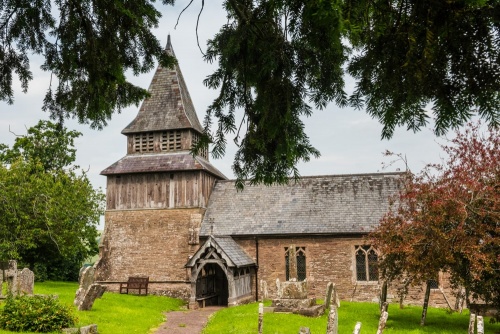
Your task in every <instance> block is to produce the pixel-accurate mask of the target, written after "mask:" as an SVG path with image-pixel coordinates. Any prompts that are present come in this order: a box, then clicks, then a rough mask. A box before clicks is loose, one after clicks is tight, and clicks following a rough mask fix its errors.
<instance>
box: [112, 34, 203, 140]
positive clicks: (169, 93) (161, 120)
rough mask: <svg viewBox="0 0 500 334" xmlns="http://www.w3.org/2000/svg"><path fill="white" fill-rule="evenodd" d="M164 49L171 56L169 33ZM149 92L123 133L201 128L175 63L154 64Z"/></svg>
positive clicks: (172, 54) (171, 48)
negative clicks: (165, 66) (166, 65)
mask: <svg viewBox="0 0 500 334" xmlns="http://www.w3.org/2000/svg"><path fill="white" fill-rule="evenodd" d="M165 52H167V53H168V54H170V55H171V56H174V57H175V53H174V49H173V47H172V43H171V41H170V35H169V36H168V40H167V46H166V48H165ZM149 93H150V94H151V96H150V97H148V98H147V99H145V100H144V102H143V103H142V106H141V108H140V109H139V113H138V114H137V116H136V118H135V119H134V120H133V121H132V122H131V123H130V124H129V125H127V127H126V128H125V129H123V131H122V133H123V134H132V133H138V132H151V131H163V130H176V129H189V128H191V129H193V130H195V131H197V132H199V133H202V132H203V128H202V126H201V124H200V121H199V120H198V117H197V116H196V111H195V109H194V106H193V102H192V101H191V97H190V96H189V91H188V89H187V86H186V83H185V82H184V77H183V76H182V72H181V69H180V67H179V64H175V65H174V66H173V68H163V67H161V66H158V69H157V70H156V73H155V75H154V77H153V80H152V81H151V84H150V86H149Z"/></svg>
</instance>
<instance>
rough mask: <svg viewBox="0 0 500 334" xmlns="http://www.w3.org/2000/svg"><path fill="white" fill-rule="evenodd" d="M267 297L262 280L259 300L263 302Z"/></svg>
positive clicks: (265, 287) (264, 283)
mask: <svg viewBox="0 0 500 334" xmlns="http://www.w3.org/2000/svg"><path fill="white" fill-rule="evenodd" d="M268 296H269V292H268V291H267V282H266V281H264V280H260V300H261V301H264V300H265V299H267V298H268Z"/></svg>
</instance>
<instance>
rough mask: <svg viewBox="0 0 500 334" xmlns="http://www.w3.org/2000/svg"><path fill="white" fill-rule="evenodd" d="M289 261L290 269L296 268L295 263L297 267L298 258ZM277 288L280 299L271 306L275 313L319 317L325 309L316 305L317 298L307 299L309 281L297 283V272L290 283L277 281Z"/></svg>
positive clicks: (275, 300) (274, 300)
mask: <svg viewBox="0 0 500 334" xmlns="http://www.w3.org/2000/svg"><path fill="white" fill-rule="evenodd" d="M292 248H293V249H295V247H294V246H293V245H292V246H291V247H290V249H292ZM288 260H289V267H290V268H292V267H293V266H294V265H293V264H292V262H295V268H296V267H297V265H296V263H297V258H296V257H293V258H292V257H289V258H288ZM290 272H292V271H290ZM276 288H277V296H278V298H276V299H273V302H272V304H271V308H272V309H273V310H274V312H289V313H295V314H301V315H305V316H309V317H317V316H319V315H320V314H322V313H323V311H324V309H325V306H324V305H316V298H308V297H307V280H304V281H297V271H295V277H292V276H290V281H285V282H280V280H279V279H276Z"/></svg>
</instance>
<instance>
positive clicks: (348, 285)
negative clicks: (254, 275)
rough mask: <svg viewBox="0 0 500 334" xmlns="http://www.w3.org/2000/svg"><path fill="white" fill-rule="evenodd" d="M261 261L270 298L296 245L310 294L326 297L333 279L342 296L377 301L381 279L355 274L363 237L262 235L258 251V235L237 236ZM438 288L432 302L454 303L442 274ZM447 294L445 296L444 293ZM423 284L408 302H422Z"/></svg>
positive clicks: (261, 273)
mask: <svg viewBox="0 0 500 334" xmlns="http://www.w3.org/2000/svg"><path fill="white" fill-rule="evenodd" d="M235 240H236V242H237V243H238V244H239V245H240V246H241V247H242V248H243V249H245V251H246V252H247V253H248V254H249V255H250V256H251V257H252V258H253V259H254V260H255V261H256V262H257V263H258V266H259V269H258V280H265V281H266V282H267V287H268V291H269V298H276V285H275V281H276V279H279V280H280V281H284V280H285V247H289V246H290V245H295V246H296V247H305V249H306V272H307V274H306V275H307V281H308V290H309V294H310V297H316V298H320V299H323V298H324V294H325V289H326V286H327V284H328V282H334V283H335V284H336V287H337V293H338V295H339V297H340V298H341V299H342V300H353V301H369V302H378V296H379V291H380V285H379V284H378V282H357V281H356V275H355V257H354V248H355V246H356V245H362V244H363V238H361V237H303V238H301V237H297V238H259V239H258V240H257V243H258V254H259V258H258V259H257V258H256V254H257V251H256V249H257V247H256V240H255V239H235ZM439 282H440V287H441V288H442V291H441V290H439V289H435V290H434V289H433V290H431V298H430V306H437V307H447V306H448V302H449V303H450V304H451V306H452V307H453V306H454V303H455V297H454V296H453V295H452V291H451V287H450V285H449V282H448V280H447V279H446V277H445V276H443V275H441V277H440V278H439ZM443 292H444V294H446V297H447V298H448V302H447V301H446V298H445V297H444V296H443ZM423 296H424V289H423V287H413V288H411V289H410V293H409V295H408V296H407V297H406V299H405V301H404V303H405V304H415V305H422V303H423ZM388 297H389V298H388V299H389V300H390V301H392V302H399V298H398V296H397V294H396V286H395V285H394V286H391V287H390V288H389V293H388Z"/></svg>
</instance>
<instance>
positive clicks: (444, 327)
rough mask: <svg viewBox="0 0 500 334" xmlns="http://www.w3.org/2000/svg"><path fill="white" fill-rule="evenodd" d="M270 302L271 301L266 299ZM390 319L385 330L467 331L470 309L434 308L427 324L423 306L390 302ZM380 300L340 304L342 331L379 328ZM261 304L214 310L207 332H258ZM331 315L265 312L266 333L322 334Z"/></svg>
mask: <svg viewBox="0 0 500 334" xmlns="http://www.w3.org/2000/svg"><path fill="white" fill-rule="evenodd" d="M265 304H266V306H269V305H270V302H267V303H265ZM388 312H389V319H388V320H387V325H386V329H385V330H384V334H390V333H412V334H416V333H443V334H464V333H467V329H468V324H469V313H468V311H464V312H463V314H458V313H448V312H447V311H446V310H444V309H434V308H430V309H429V311H428V314H427V321H426V325H425V326H424V327H421V326H420V316H421V313H422V308H421V307H405V308H404V309H402V310H400V309H399V305H397V304H394V305H390V306H389V311H388ZM378 319H379V313H378V304H374V303H354V302H351V303H350V302H342V303H341V307H340V308H339V333H352V331H353V329H354V326H355V325H356V322H357V321H361V323H362V326H361V333H367V334H368V333H371V334H374V333H376V332H377V327H378ZM257 324H258V304H257V303H252V304H248V305H243V306H238V307H231V308H227V309H223V310H221V311H219V312H217V313H216V314H214V315H213V316H212V317H211V319H210V321H209V323H208V325H207V327H206V328H205V330H204V331H203V334H219V333H225V334H229V333H238V334H246V333H248V334H250V333H252V334H254V333H256V332H257ZM326 324H327V316H326V315H323V316H321V317H319V318H308V317H304V316H300V315H295V314H276V313H265V314H264V333H265V334H290V333H298V332H299V329H300V327H302V326H304V327H309V328H310V329H311V333H313V334H321V333H325V332H326ZM485 329H486V330H485V333H489V334H494V333H497V332H500V324H490V323H489V322H488V320H486V321H485Z"/></svg>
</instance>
